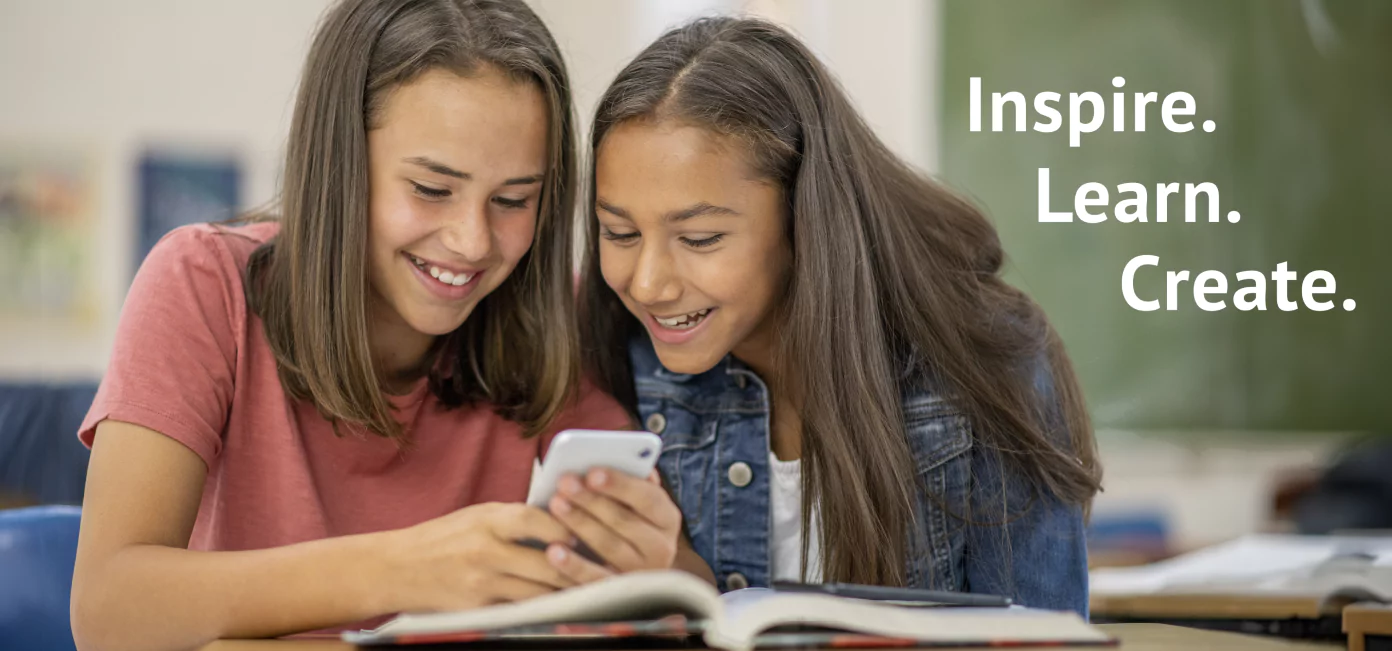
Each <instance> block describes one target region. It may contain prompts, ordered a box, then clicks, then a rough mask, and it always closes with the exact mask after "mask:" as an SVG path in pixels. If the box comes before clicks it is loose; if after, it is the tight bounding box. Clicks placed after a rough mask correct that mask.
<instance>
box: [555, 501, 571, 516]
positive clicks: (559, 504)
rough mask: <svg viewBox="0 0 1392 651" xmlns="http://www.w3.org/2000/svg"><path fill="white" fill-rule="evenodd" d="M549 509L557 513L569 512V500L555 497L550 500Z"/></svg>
mask: <svg viewBox="0 0 1392 651" xmlns="http://www.w3.org/2000/svg"><path fill="white" fill-rule="evenodd" d="M551 510H552V511H553V512H554V513H556V514H558V515H565V514H567V513H570V502H567V501H565V500H563V499H561V498H559V497H557V498H555V499H553V500H551Z"/></svg>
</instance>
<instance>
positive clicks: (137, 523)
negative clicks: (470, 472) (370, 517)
mask: <svg viewBox="0 0 1392 651" xmlns="http://www.w3.org/2000/svg"><path fill="white" fill-rule="evenodd" d="M206 473H207V471H206V468H205V467H204V465H203V461H202V460H201V459H200V458H199V457H198V455H196V454H195V453H194V452H192V451H191V450H189V449H188V448H186V447H184V446H183V445H182V444H181V443H179V442H177V441H175V440H173V439H171V438H169V437H166V436H164V435H163V434H160V433H158V432H155V431H153V430H150V429H147V428H144V427H140V426H137V425H131V424H128V423H122V422H116V421H104V422H102V423H101V424H100V425H98V428H97V436H96V441H95V442H94V444H93V448H92V458H91V464H90V468H89V470H88V476H87V493H86V497H85V500H84V504H83V511H82V532H81V536H80V538H79V542H78V551H77V564H76V566H75V568H74V573H73V592H72V628H73V637H74V639H75V640H76V642H77V645H78V647H79V648H80V649H83V650H84V651H91V650H95V649H155V650H157V649H187V648H197V647H199V646H201V645H203V644H205V643H207V642H210V641H212V640H215V639H218V638H236V637H270V636H276V635H283V634H288V633H294V632H301V631H306V630H314V629H319V628H326V627H330V626H334V625H337V624H344V623H350V622H355V621H360V620H364V619H368V618H371V617H374V616H378V615H384V614H391V613H395V612H400V611H408V610H411V611H414V610H436V609H454V608H467V607H471V606H477V605H481V604H486V603H493V602H498V601H511V600H515V599H520V598H525V597H529V596H534V595H537V594H542V593H545V592H549V591H551V590H553V589H555V588H558V587H566V586H569V585H573V584H574V582H573V581H571V580H570V579H567V578H565V577H563V576H562V575H560V573H559V572H557V571H556V570H554V569H552V568H551V566H550V565H549V564H548V563H547V561H546V559H545V557H544V555H543V553H542V552H540V551H536V550H532V549H526V548H523V547H520V546H518V545H515V544H512V543H511V541H513V540H517V539H519V538H525V537H532V538H539V539H542V540H545V541H547V542H552V543H556V542H564V541H566V540H567V539H568V538H569V533H568V532H567V531H566V529H565V528H564V527H563V526H561V525H560V524H559V523H558V522H556V521H555V520H554V519H552V518H551V517H550V516H547V515H546V514H545V513H543V512H541V511H540V510H537V509H530V508H528V507H526V506H524V505H520V504H514V505H491V504H490V505H479V506H475V507H469V508H466V509H463V510H461V511H458V512H456V513H454V514H451V515H447V516H444V517H442V518H438V519H436V520H432V521H430V522H426V523H423V524H421V525H418V526H416V527H412V528H410V529H403V530H399V531H392V532H383V533H376V534H364V535H357V536H346V537H342V538H331V539H326V540H319V541H313V542H306V543H301V544H296V545H289V546H285V547H279V548H274V549H265V550H257V551H238V552H199V551H190V550H188V549H187V548H186V547H187V545H188V541H189V536H190V533H191V532H192V530H193V524H194V520H195V518H196V516H197V513H198V508H199V503H200V500H201V498H202V492H203V482H204V479H205V476H206Z"/></svg>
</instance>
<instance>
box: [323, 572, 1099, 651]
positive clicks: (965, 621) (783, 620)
mask: <svg viewBox="0 0 1392 651" xmlns="http://www.w3.org/2000/svg"><path fill="white" fill-rule="evenodd" d="M626 637H628V638H632V637H644V638H649V639H669V640H672V641H681V640H685V639H688V638H695V640H696V641H698V642H704V643H705V645H706V646H708V647H711V648H717V649H725V650H727V651H748V650H750V649H754V648H756V647H758V648H773V647H794V646H796V647H804V648H806V647H831V646H836V647H855V646H861V647H871V646H873V647H895V646H897V647H914V646H944V645H954V646H955V645H973V646H978V645H981V646H985V645H991V646H999V645H1010V646H1025V645H1047V646H1055V645H1064V644H1072V645H1114V644H1115V643H1116V642H1115V640H1114V639H1113V638H1111V637H1109V636H1108V635H1106V634H1105V633H1103V632H1102V631H1100V630H1098V629H1096V628H1094V627H1092V626H1091V625H1089V624H1088V623H1087V622H1085V621H1084V620H1083V619H1082V618H1081V617H1079V616H1078V615H1077V614H1076V613H1072V612H1053V611H1045V610H1035V609H1030V608H1023V607H1019V606H1011V607H969V606H912V607H911V606H902V605H893V604H887V603H883V602H874V601H865V600H859V599H848V598H845V597H835V596H830V595H823V594H806V593H783V592H776V591H774V590H769V589H765V588H746V589H743V590H735V591H732V592H728V593H726V594H724V595H721V594H720V593H719V592H717V591H716V589H715V588H714V587H712V586H711V585H709V584H707V583H706V582H704V581H702V580H700V579H698V578H696V577H694V576H691V575H689V574H686V573H684V572H677V571H673V570H661V571H648V572H634V573H630V574H624V575H619V576H616V577H612V578H609V579H605V580H603V581H599V582H596V583H592V584H588V585H584V586H579V587H575V588H570V589H567V590H561V591H559V592H554V593H551V594H548V595H544V596H541V597H536V598H534V599H529V600H527V601H523V602H518V603H512V604H504V605H499V606H489V607H485V608H479V609H474V610H466V611H459V612H446V613H432V614H403V615H399V616H397V617H396V618H395V619H392V620H390V621H388V622H387V623H385V624H383V625H382V626H380V627H378V628H376V629H373V630H370V631H358V632H349V633H344V635H343V638H344V640H346V641H348V642H351V643H354V644H357V645H363V646H367V645H371V646H382V645H412V644H443V643H457V642H476V641H489V642H499V641H539V640H540V641H546V642H548V643H557V642H564V641H568V640H569V641H579V640H586V639H589V640H594V639H597V638H598V639H613V638H626Z"/></svg>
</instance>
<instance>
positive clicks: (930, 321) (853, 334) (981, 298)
mask: <svg viewBox="0 0 1392 651" xmlns="http://www.w3.org/2000/svg"><path fill="white" fill-rule="evenodd" d="M639 119H642V120H653V121H664V120H673V121H678V122H680V123H683V124H692V125H696V126H700V127H703V128H707V129H710V130H711V131H712V132H713V133H716V134H719V135H722V136H727V137H734V138H736V139H737V140H739V141H741V142H743V143H744V144H745V145H746V149H747V152H748V154H749V155H750V157H751V161H752V163H753V165H754V167H755V169H756V171H757V173H758V174H760V175H761V176H762V177H764V178H767V179H769V180H771V181H772V182H775V183H777V184H778V185H779V186H780V187H781V188H782V189H783V191H784V193H785V197H786V200H787V202H788V208H789V209H788V211H787V214H788V215H789V224H788V229H787V232H788V233H790V239H791V243H792V250H793V267H792V271H791V274H790V276H791V280H790V283H789V287H788V288H787V292H786V300H785V303H784V304H783V305H782V306H781V310H782V313H783V316H784V319H785V321H784V322H783V325H782V331H781V332H782V340H781V342H780V349H779V350H778V351H777V353H776V359H775V366H776V367H777V369H778V370H777V371H776V372H775V377H774V378H773V381H774V382H782V383H784V384H783V385H780V386H786V387H788V388H789V389H791V390H793V391H795V392H796V393H794V394H793V398H794V400H793V404H797V405H801V409H802V413H801V421H802V424H803V429H802V450H803V455H804V462H803V468H804V472H803V490H804V494H805V495H806V496H807V498H806V499H804V500H803V522H804V523H806V522H807V521H808V519H809V516H810V508H811V507H810V504H813V503H817V502H819V503H820V508H821V512H820V516H819V517H820V521H821V536H822V538H821V542H822V545H821V549H822V559H821V560H822V570H823V573H824V576H825V577H826V579H827V580H831V581H850V582H856V583H876V584H886V585H900V584H903V583H904V581H905V576H904V569H905V562H904V561H905V557H906V555H907V553H908V551H907V541H908V536H907V535H906V534H908V533H909V531H908V527H910V526H912V523H913V522H914V521H915V517H914V508H915V507H914V504H915V490H916V489H917V487H918V481H917V477H916V474H915V471H914V467H913V463H912V456H911V454H910V449H909V444H908V440H907V437H906V432H905V429H904V422H903V416H902V412H901V404H900V403H901V398H900V395H901V387H902V386H903V385H904V383H905V382H906V381H912V380H911V379H912V378H917V379H921V380H923V381H926V382H931V384H932V385H933V386H935V387H937V388H938V389H940V390H941V391H943V392H944V393H945V394H946V395H948V396H949V397H950V399H951V400H952V401H953V402H954V403H955V405H956V407H957V408H958V409H960V410H961V411H962V413H963V414H965V415H966V416H967V418H968V420H969V422H970V424H971V430H972V436H973V437H974V440H975V442H976V445H977V446H979V447H980V448H981V452H982V453H987V452H988V450H987V448H990V451H993V452H994V451H998V453H999V454H1000V455H1001V456H1002V457H1003V458H1004V461H1005V462H1006V463H1007V467H1008V468H1009V469H1010V470H1012V471H1013V472H1016V473H1019V474H1020V475H1022V476H1024V477H1025V478H1027V479H1028V481H1029V482H1030V484H1031V485H1032V486H1034V487H1035V488H1036V490H1037V491H1045V492H1047V493H1050V494H1052V495H1054V496H1056V497H1057V498H1058V499H1061V500H1063V501H1065V502H1067V503H1072V504H1083V505H1086V504H1088V503H1089V502H1090V500H1091V499H1092V496H1093V495H1094V494H1095V493H1096V492H1097V490H1098V488H1099V483H1100V470H1099V468H1098V465H1097V461H1096V452H1095V442H1094V440H1093V436H1092V427H1091V424H1090V422H1089V418H1088V413H1087V410H1086V407H1085V405H1084V403H1083V399H1082V395H1081V391H1080V390H1079V387H1078V381H1077V378H1076V377H1075V375H1074V373H1073V369H1072V366H1071V364H1070V363H1069V360H1068V358H1067V356H1066V355H1065V354H1064V351H1063V347H1062V345H1061V343H1060V341H1059V339H1058V337H1057V336H1056V334H1055V333H1054V331H1053V329H1052V328H1051V327H1050V325H1049V323H1048V321H1047V320H1046V319H1045V316H1044V314H1043V312H1042V311H1041V310H1040V309H1039V308H1038V307H1037V306H1036V305H1035V304H1034V302H1033V301H1031V300H1030V299H1029V298H1028V297H1027V296H1025V295H1024V294H1023V293H1022V292H1020V291H1019V290H1017V289H1015V288H1013V287H1011V286H1009V285H1007V284H1006V283H1005V282H1004V281H1002V280H1001V278H1000V276H999V272H1000V269H1001V263H1002V258H1003V252H1002V250H1001V244H1000V240H999V238H998V236H997V234H996V231H995V229H994V228H993V227H992V226H991V224H990V223H989V222H988V221H987V219H986V218H985V217H984V216H983V215H982V214H981V213H980V212H979V211H977V210H976V209H975V208H973V207H972V206H971V205H969V204H968V203H967V202H966V201H964V200H962V199H960V198H959V197H957V196H955V195H954V194H953V193H951V192H949V191H947V190H946V189H944V188H943V187H941V186H939V185H937V184H936V183H934V182H932V181H931V180H929V179H928V178H926V177H925V176H923V175H922V174H920V173H918V172H916V171H915V170H913V169H912V168H910V167H909V166H908V165H906V164H905V163H904V162H902V161H901V160H900V159H898V158H897V157H896V156H894V154H893V153H891V152H890V151H889V150H888V149H887V148H886V147H885V146H884V144H883V143H882V142H881V141H880V140H879V139H877V138H876V137H875V135H874V133H872V132H871V130H870V129H869V128H868V127H867V126H866V124H865V123H864V122H863V121H862V120H861V118H860V116H859V115H858V114H857V113H856V111H855V109H854V108H853V107H852V105H851V103H850V101H849V99H848V98H847V96H846V94H845V92H844V91H843V90H842V89H841V88H840V87H839V86H838V84H837V83H836V81H835V80H834V79H833V78H832V76H831V75H830V73H829V72H828V71H827V70H826V69H825V68H824V67H823V66H822V65H821V64H820V63H819V62H818V61H817V59H816V58H815V57H814V56H813V55H812V54H811V53H810V52H809V51H808V50H807V49H806V48H805V47H804V46H803V45H802V44H801V43H799V42H798V41H797V39H796V38H794V37H793V36H791V35H790V34H789V33H787V32H786V31H784V30H783V29H781V28H779V27H777V26H774V25H771V24H769V23H766V22H763V21H759V20H754V19H739V18H708V19H702V20H698V21H695V22H692V23H690V24H687V25H685V26H683V27H680V28H677V29H674V30H672V31H670V32H668V33H666V34H665V35H663V36H662V37H661V38H659V39H658V40H657V41H656V42H655V43H653V44H652V45H651V46H649V47H648V48H647V49H646V50H644V51H643V52H642V54H640V55H638V57H637V58H636V59H635V60H634V61H633V62H632V63H630V64H629V65H628V66H627V67H626V68H624V70H623V71H622V72H620V73H619V76H618V78H617V79H616V80H615V81H614V83H613V85H612V86H610V88H609V90H608V92H606V93H605V94H604V97H603V98H602V99H601V100H600V104H599V109H598V115H597V116H596V118H595V122H594V131H593V133H592V135H591V146H592V151H595V152H598V151H599V147H600V144H601V142H602V141H603V140H604V137H605V134H607V133H608V132H609V130H610V129H612V128H613V127H614V126H615V125H618V124H621V123H623V122H626V121H629V120H639ZM592 169H593V166H592ZM590 189H591V192H593V189H594V179H593V176H591V179H590ZM593 210H594V208H593V206H591V207H590V211H591V212H590V219H589V226H588V241H587V249H586V258H585V260H584V265H583V278H582V281H581V293H582V298H581V308H580V309H581V312H580V318H581V329H582V330H581V331H582V334H581V338H582V346H583V352H584V356H585V361H586V364H587V368H588V370H590V371H591V372H593V373H594V374H595V376H596V377H597V378H598V380H597V381H598V382H599V383H600V385H601V386H602V387H603V388H604V389H606V390H608V391H609V392H610V393H611V394H613V395H615V396H616V397H618V398H619V399H620V401H622V402H624V403H625V404H626V405H628V407H629V408H630V409H631V410H632V409H635V408H636V404H635V403H636V397H635V395H634V387H633V377H632V375H631V369H630V365H629V360H628V357H627V355H626V351H627V347H626V344H627V341H628V339H629V338H630V337H633V336H635V335H637V334H639V333H641V332H642V327H641V324H639V323H638V322H637V320H636V319H634V318H633V317H632V316H631V315H630V314H629V313H628V312H627V310H626V309H625V308H624V306H623V304H622V303H621V302H620V301H619V299H618V297H617V296H616V295H615V294H614V292H613V291H612V290H610V289H609V288H608V287H607V286H606V285H605V283H604V279H603V277H602V275H601V273H600V267H599V238H598V221H597V219H596V217H595V215H594V213H593ZM1045 362H1047V364H1046V363H1045ZM1046 367H1047V370H1046V371H1045V372H1047V373H1050V374H1051V375H1052V378H1051V379H1052V386H1053V390H1052V391H1050V392H1048V393H1049V395H1045V394H1044V393H1042V392H1041V391H1040V390H1038V389H1037V386H1038V385H1037V384H1036V382H1037V380H1038V379H1039V378H1038V377H1036V373H1037V372H1038V371H1039V370H1040V369H1046ZM964 517H967V516H964ZM806 553H807V547H806V541H804V548H803V555H804V560H805V557H806Z"/></svg>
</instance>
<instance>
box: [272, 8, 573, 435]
mask: <svg viewBox="0 0 1392 651" xmlns="http://www.w3.org/2000/svg"><path fill="white" fill-rule="evenodd" d="M482 66H492V67H494V68H495V69H497V70H500V71H502V72H503V73H504V74H507V75H509V76H511V77H513V78H514V79H516V80H518V81H520V82H525V83H534V84H536V85H537V86H538V87H539V88H540V90H541V92H542V95H543V96H544V97H545V101H546V104H547V108H548V113H549V120H550V127H549V133H548V141H549V142H548V152H549V153H548V161H547V163H548V170H547V174H546V179H545V180H544V182H543V183H544V185H543V187H542V194H541V203H540V206H539V208H538V217H537V228H536V235H535V238H534V240H533V244H532V248H531V249H530V250H529V251H528V253H527V254H526V255H525V256H524V257H523V258H522V259H521V261H519V263H518V265H517V268H516V269H515V270H514V271H513V272H512V274H511V275H510V276H509V277H508V278H507V280H505V281H504V282H503V283H502V285H501V286H499V287H498V288H497V289H496V290H494V291H493V292H492V293H490V294H489V295H488V296H487V297H485V298H484V299H483V300H482V301H480V303H479V305H478V307H477V308H476V309H475V310H474V313H473V314H472V315H470V317H469V319H468V320H467V321H465V322H464V325H463V326H461V327H460V328H459V329H458V330H456V331H455V332H453V333H452V334H450V335H446V336H445V337H442V338H441V339H442V340H441V341H439V342H437V346H436V347H435V350H436V351H437V352H442V353H443V354H445V355H447V358H446V359H443V360H436V361H438V363H432V365H431V370H430V371H429V383H430V389H431V391H432V392H433V393H434V394H435V395H436V396H438V397H439V399H440V401H441V402H442V403H443V404H445V405H446V406H450V407H458V406H461V405H465V404H473V403H475V402H487V403H490V404H491V405H492V406H493V408H494V409H495V410H496V411H497V412H498V413H499V414H501V415H503V416H505V417H507V418H509V419H512V420H514V421H517V422H519V423H522V424H523V425H524V430H525V433H526V434H527V435H533V434H536V433H537V432H539V431H541V430H542V429H544V428H545V427H547V426H548V425H549V423H551V422H552V421H553V420H554V419H555V417H556V415H557V414H558V413H559V412H560V410H561V409H562V408H563V407H564V404H565V402H566V401H568V400H569V399H571V398H572V397H573V395H574V392H575V386H576V380H577V378H578V376H579V373H578V368H579V354H578V342H577V340H576V337H575V330H574V323H575V321H574V297H573V293H572V292H573V289H572V288H573V285H572V282H571V280H572V276H571V274H572V264H571V263H572V255H573V254H572V251H571V249H572V242H573V236H572V229H571V224H572V219H573V214H574V208H575V178H574V177H575V145H574V135H573V128H574V127H573V118H572V110H571V93H570V84H569V81H568V79H567V75H566V69H565V65H564V63H563V62H562V60H561V55H560V50H559V48H557V46H556V43H555V41H554V40H553V39H552V37H551V34H550V33H549V32H548V31H547V29H546V27H545V26H544V25H543V24H542V22H541V20H540V19H539V18H537V16H536V15H535V14H534V13H532V11H531V10H530V9H528V8H527V6H526V5H525V4H523V3H522V2H521V0H345V1H344V2H341V3H339V4H338V5H335V6H334V7H333V8H332V9H331V10H330V11H329V12H328V13H327V14H326V15H325V17H324V19H323V21H322V23H321V24H320V26H319V29H318V32H317V35H316V36H315V38H314V42H313V45H312V46H311V48H310V51H309V57H308V59H307V61H306V63H305V67H304V70H303V72H302V74H301V77H300V87H299V93H298V96H297V98H296V102H295V114H294V120H293V124H292V126H291V128H290V137H289V141H288V144H287V147H286V149H287V151H286V158H285V172H284V185H283V189H282V192H281V195H280V199H279V202H278V206H276V208H278V212H279V215H278V218H279V220H280V222H281V229H280V233H279V235H278V236H277V237H276V238H275V239H273V240H272V241H270V242H268V243H266V244H265V245H263V246H262V247H260V248H258V249H257V250H256V251H255V253H254V254H253V255H252V257H251V262H250V264H249V266H248V270H247V276H248V282H247V284H246V287H247V290H246V292H247V301H248V303H249V304H250V306H251V308H252V309H253V310H254V311H255V312H256V313H257V314H258V315H259V316H260V317H261V319H262V320H263V322H264V323H265V331H266V338H267V340H268V341H269V343H270V346H271V349H272V350H273V351H274V352H275V357H276V362H277V364H278V368H279V374H280V381H281V383H282V384H283V385H284V387H285V390H286V391H287V393H289V394H290V395H291V396H293V397H294V398H297V399H303V400H310V401H313V403H314V404H315V405H316V406H317V407H318V409H319V411H320V413H322V414H323V415H324V416H325V417H326V418H329V419H331V420H333V421H334V423H335V426H337V425H338V424H340V423H344V424H349V425H355V426H360V427H363V428H365V429H367V430H368V431H371V432H374V433H376V434H379V435H382V436H390V437H399V436H401V435H402V432H401V426H400V425H399V424H398V423H397V422H396V420H395V419H394V418H393V416H392V408H391V405H390V403H389V402H388V400H387V398H386V396H385V394H384V393H383V384H382V378H381V377H379V372H378V370H377V369H376V368H375V366H374V361H373V358H372V353H371V350H370V346H369V343H368V341H369V339H368V330H369V327H370V326H369V324H368V318H367V309H368V304H367V301H368V281H367V275H366V269H367V235H368V219H369V218H368V205H369V203H368V178H369V177H368V151H367V134H368V131H369V130H371V129H372V128H374V127H375V123H376V121H377V120H378V119H379V118H380V113H381V111H382V109H383V107H384V104H385V102H386V100H387V97H388V96H389V94H390V93H391V92H392V91H393V90H394V89H395V88H397V87H399V86H401V85H402V84H405V83H408V82H410V81H411V80H413V79H415V78H416V77H417V76H419V75H420V74H421V73H423V72H425V71H427V70H430V69H434V68H444V69H447V70H450V71H453V72H455V73H457V74H460V75H465V76H468V75H471V74H474V73H475V72H477V71H478V70H480V68H481V67H482ZM504 357H506V359H504Z"/></svg>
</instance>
